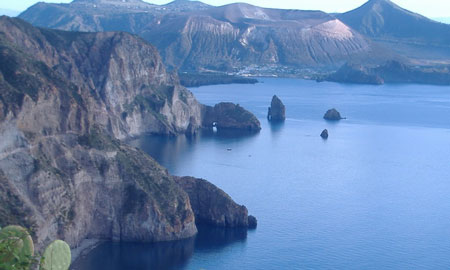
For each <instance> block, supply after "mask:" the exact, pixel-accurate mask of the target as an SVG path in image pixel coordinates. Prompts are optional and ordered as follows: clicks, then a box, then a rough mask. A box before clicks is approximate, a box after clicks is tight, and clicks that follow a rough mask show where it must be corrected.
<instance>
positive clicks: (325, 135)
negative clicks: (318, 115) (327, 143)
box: [320, 129, 328, 140]
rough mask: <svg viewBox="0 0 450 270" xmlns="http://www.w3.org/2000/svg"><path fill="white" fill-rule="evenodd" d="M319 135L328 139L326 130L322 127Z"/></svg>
mask: <svg viewBox="0 0 450 270" xmlns="http://www.w3.org/2000/svg"><path fill="white" fill-rule="evenodd" d="M320 137H322V139H324V140H326V139H328V130H327V129H324V130H323V131H322V133H320Z"/></svg>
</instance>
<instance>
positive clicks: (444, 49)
mask: <svg viewBox="0 0 450 270" xmlns="http://www.w3.org/2000/svg"><path fill="white" fill-rule="evenodd" d="M337 17H338V18H339V19H340V20H342V21H343V22H344V23H345V24H347V25H348V26H350V27H352V28H353V29H355V30H356V31H358V32H359V33H361V34H363V35H365V36H368V37H370V38H372V39H373V40H375V41H377V42H379V43H380V44H382V45H383V46H385V47H387V48H390V49H392V50H394V51H396V52H398V53H399V54H403V55H405V56H407V57H409V58H412V59H414V60H415V61H416V63H419V64H428V63H430V62H437V63H439V62H447V63H448V62H450V25H448V24H444V23H440V22H436V21H433V20H431V19H428V18H426V17H424V16H422V15H420V14H416V13H413V12H411V11H408V10H406V9H403V8H401V7H399V6H398V5H396V4H394V3H393V2H391V1H389V0H370V1H368V2H367V3H366V4H364V5H363V6H361V7H359V8H357V9H355V10H352V11H349V12H347V13H343V14H340V15H338V16H337Z"/></svg>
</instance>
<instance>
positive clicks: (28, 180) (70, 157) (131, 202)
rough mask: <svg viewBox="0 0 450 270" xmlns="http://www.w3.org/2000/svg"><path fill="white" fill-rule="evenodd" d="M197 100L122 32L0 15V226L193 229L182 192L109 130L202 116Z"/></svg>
mask: <svg viewBox="0 0 450 270" xmlns="http://www.w3.org/2000/svg"><path fill="white" fill-rule="evenodd" d="M204 108H205V107H204V106H203V105H200V104H199V103H198V102H197V101H196V100H195V98H194V97H193V96H192V94H191V93H190V92H188V91H187V90H186V89H185V88H183V87H181V86H179V84H178V81H177V78H176V77H175V76H172V75H170V74H169V73H167V72H166V71H165V68H164V65H163V64H162V62H161V60H160V57H159V56H158V53H157V51H156V50H155V49H154V48H153V47H152V46H151V45H149V44H148V43H146V42H145V41H143V40H141V39H140V38H137V37H135V36H132V35H129V34H125V33H84V34H82V33H69V32H60V31H52V30H44V29H37V28H34V27H32V26H31V25H29V24H27V23H25V22H23V21H21V20H19V19H11V18H7V17H1V18H0V138H1V140H0V226H4V225H6V224H20V225H23V226H25V227H27V228H30V229H31V230H32V232H33V237H34V238H35V240H36V241H35V242H37V243H38V246H43V245H46V244H48V242H49V241H50V240H51V239H55V238H61V239H64V240H66V241H67V242H69V243H70V244H71V245H72V246H74V245H76V244H78V243H79V242H80V240H82V239H84V238H86V237H87V238H105V239H113V240H125V241H165V240H175V239H181V238H187V237H190V236H192V235H194V234H195V233H196V226H195V216H194V212H193V211H192V208H191V205H190V201H189V197H188V195H187V194H186V192H185V191H183V189H182V188H180V186H179V185H178V184H177V183H176V182H175V180H174V179H173V177H172V176H171V175H169V174H168V172H167V170H166V169H164V168H162V167H161V166H160V165H158V164H157V163H156V162H155V161H154V160H153V159H152V158H151V157H149V156H148V155H146V154H145V153H143V152H141V151H139V150H137V149H135V148H132V147H129V146H127V145H125V144H124V143H122V142H121V141H120V139H123V138H127V137H131V136H136V135H140V134H142V133H159V134H177V133H180V132H181V133H182V132H186V131H188V132H193V131H195V130H196V129H197V128H199V127H200V126H201V123H202V117H204V116H203V115H204Z"/></svg>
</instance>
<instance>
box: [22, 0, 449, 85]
mask: <svg viewBox="0 0 450 270" xmlns="http://www.w3.org/2000/svg"><path fill="white" fill-rule="evenodd" d="M49 15H51V16H49ZM169 15H170V16H169ZM19 17H20V18H21V19H24V20H26V21H28V22H30V23H32V24H34V25H35V26H39V27H49V28H55V29H60V30H69V31H85V32H96V31H125V32H130V33H133V34H137V35H139V36H140V37H142V38H143V39H145V40H147V41H149V42H150V43H152V44H153V45H155V46H156V47H157V48H158V50H159V51H160V53H161V56H162V58H163V61H164V63H165V64H166V65H167V67H168V68H169V69H173V70H177V71H179V74H180V77H181V81H182V84H183V85H185V86H200V85H205V84H217V83H254V81H253V80H252V79H247V78H246V76H261V77H263V76H277V77H297V78H304V79H320V80H332V81H339V82H351V83H372V84H373V83H381V81H383V83H388V82H390V79H389V78H383V77H382V76H381V77H380V78H377V77H376V75H375V77H371V76H373V74H372V73H377V72H375V71H374V72H372V71H370V72H365V71H364V72H362V73H358V72H353V73H349V72H347V74H350V75H352V76H354V77H351V78H348V77H345V76H342V73H343V72H342V71H343V70H341V68H344V70H345V69H348V65H352V66H362V67H364V68H365V69H367V70H368V69H371V68H372V67H374V66H383V65H385V64H386V63H389V62H392V61H396V62H398V63H400V65H402V66H405V67H408V69H406V72H408V71H411V72H413V73H410V74H408V75H404V76H402V77H400V78H401V79H398V80H399V81H401V82H405V83H406V82H414V81H411V80H410V78H411V77H415V76H416V74H417V72H418V71H421V72H422V71H423V74H422V75H420V77H421V78H422V79H420V80H419V81H420V82H421V83H428V84H444V81H445V79H442V78H441V75H443V76H447V75H446V70H447V67H448V66H449V65H450V47H449V46H450V45H449V44H450V25H447V24H443V23H440V22H437V21H433V20H430V19H428V18H426V17H424V16H421V15H419V14H416V13H413V12H410V11H408V10H405V9H403V8H401V7H399V6H398V5H396V4H394V3H393V2H391V1H389V0H370V1H368V2H367V3H366V4H364V5H363V6H361V7H359V8H357V9H355V10H352V11H349V12H346V13H342V14H327V13H325V12H321V11H302V10H283V9H267V8H261V7H257V6H252V5H249V4H243V3H236V4H230V5H225V6H220V7H216V6H211V5H207V4H204V3H202V2H198V1H180V0H178V1H174V2H171V3H169V4H166V5H154V4H149V3H146V2H143V1H141V0H133V1H126V2H123V1H121V0H120V1H119V0H75V1H73V2H72V3H70V4H53V3H42V2H41V3H37V4H35V5H33V6H32V7H30V8H29V9H27V10H26V11H25V12H23V13H21V14H20V16H19ZM94 18H95V19H94ZM367 18H373V19H370V20H369V19H367ZM409 67H411V68H409ZM339 70H340V72H338V71H339ZM430 70H433V72H434V73H441V75H430ZM333 73H337V74H335V75H331V76H329V77H328V75H330V74H333ZM365 73H367V74H365ZM185 74H189V76H188V75H185ZM212 74H216V75H212ZM223 74H227V75H231V76H224V75H223ZM358 76H360V77H358ZM425 77H426V78H425Z"/></svg>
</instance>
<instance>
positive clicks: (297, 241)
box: [72, 78, 450, 270]
mask: <svg viewBox="0 0 450 270" xmlns="http://www.w3.org/2000/svg"><path fill="white" fill-rule="evenodd" d="M259 81H260V83H258V84H254V85H240V84H232V85H216V86H204V87H199V88H191V89H190V90H191V91H192V92H193V93H194V94H195V96H196V97H197V99H198V100H199V101H200V102H201V103H204V104H207V105H214V104H216V103H218V102H222V101H229V102H234V103H238V104H240V105H241V106H243V107H244V108H246V109H247V110H249V111H251V112H252V113H254V114H255V115H256V116H257V117H258V119H259V120H260V122H261V126H262V130H261V132H259V133H257V134H241V133H237V132H223V131H220V130H219V131H217V132H214V131H205V132H202V133H200V134H198V135H197V136H190V137H186V136H179V137H171V138H167V137H159V136H146V137H142V138H139V139H137V140H135V141H132V142H131V144H132V145H134V146H136V147H139V148H141V149H143V150H144V151H146V152H147V153H148V154H150V155H151V156H152V157H154V158H155V159H156V160H157V161H158V162H160V163H161V164H162V165H163V166H165V167H166V168H167V169H168V170H169V172H170V173H172V174H174V175H178V176H195V177H199V178H204V179H207V180H209V181H210V182H212V183H213V184H215V185H217V186H218V187H220V188H221V189H223V190H224V191H225V192H227V193H228V194H229V195H230V196H231V197H232V198H233V199H234V200H235V201H236V202H237V203H239V204H243V205H245V206H247V208H248V210H249V213H250V214H252V215H254V216H255V217H256V218H257V219H258V227H257V229H255V230H249V231H247V230H245V229H220V228H211V227H204V226H200V227H199V234H198V235H197V236H196V237H194V238H191V239H187V240H182V241H175V242H166V243H154V244H141V243H114V242H104V243H102V244H100V245H99V246H97V247H96V248H95V249H94V250H92V251H91V252H90V253H89V254H87V255H86V256H83V257H81V258H80V259H79V260H78V261H77V262H76V263H75V264H74V265H73V267H72V269H83V270H94V269H95V270H99V269H108V270H134V269H135V270H235V269H236V270H238V269H239V270H242V269H258V270H265V269H267V270H272V269H346V270H347V269H358V270H359V269H374V270H375V269H377V270H380V269H450V87H448V86H430V85H411V84H387V85H381V86H372V85H347V84H337V83H329V82H322V83H317V82H314V81H307V80H299V79H281V78H260V79H259ZM273 95H277V96H278V97H279V98H280V99H281V100H282V101H283V103H284V104H285V106H286V116H287V119H286V121H285V122H283V123H270V122H269V121H268V120H267V119H266V116H267V109H268V107H269V106H270V102H271V99H272V96H273ZM331 108H336V109H337V110H338V111H339V112H340V113H341V115H342V116H343V117H346V119H344V120H341V121H338V122H328V121H326V120H324V119H323V115H324V114H325V112H326V111H327V110H328V109H331ZM324 129H327V130H328V132H329V138H328V140H324V139H322V138H321V137H320V136H319V135H320V134H321V132H322V130H324Z"/></svg>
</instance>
